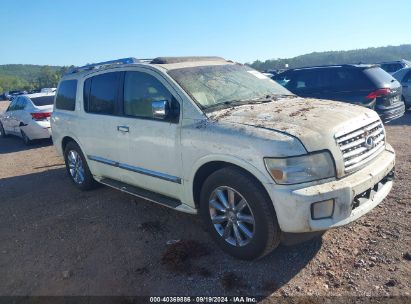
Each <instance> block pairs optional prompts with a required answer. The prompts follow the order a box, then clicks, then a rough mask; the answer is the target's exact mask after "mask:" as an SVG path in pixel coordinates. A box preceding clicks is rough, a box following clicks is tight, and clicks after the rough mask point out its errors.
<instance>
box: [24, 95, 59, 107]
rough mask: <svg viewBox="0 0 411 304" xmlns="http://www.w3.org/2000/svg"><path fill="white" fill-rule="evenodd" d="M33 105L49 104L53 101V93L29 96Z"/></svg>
mask: <svg viewBox="0 0 411 304" xmlns="http://www.w3.org/2000/svg"><path fill="white" fill-rule="evenodd" d="M30 99H31V101H32V102H33V103H34V105H35V106H38V107H41V106H49V105H52V104H53V102H54V95H50V96H41V97H33V98H30Z"/></svg>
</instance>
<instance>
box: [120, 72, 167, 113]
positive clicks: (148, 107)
mask: <svg viewBox="0 0 411 304" xmlns="http://www.w3.org/2000/svg"><path fill="white" fill-rule="evenodd" d="M172 99H173V98H172V95H171V93H170V92H169V91H168V90H167V88H166V87H165V86H164V85H163V84H162V83H161V82H160V81H158V80H157V79H156V78H155V77H154V76H151V75H149V74H146V73H142V72H126V75H125V78H124V114H125V115H127V116H136V117H146V118H152V117H153V113H152V102H153V101H161V100H168V101H169V102H170V103H171V102H172Z"/></svg>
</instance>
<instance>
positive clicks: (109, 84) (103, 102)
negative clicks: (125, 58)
mask: <svg viewBox="0 0 411 304" xmlns="http://www.w3.org/2000/svg"><path fill="white" fill-rule="evenodd" d="M120 75H121V74H120V73H119V72H113V73H105V74H101V75H97V76H93V77H91V79H87V80H86V82H85V85H84V96H85V98H84V109H85V111H86V112H89V113H96V114H106V115H113V114H115V108H116V107H115V104H116V100H117V92H118V84H119V80H120ZM88 90H89V91H88ZM88 92H89V93H88Z"/></svg>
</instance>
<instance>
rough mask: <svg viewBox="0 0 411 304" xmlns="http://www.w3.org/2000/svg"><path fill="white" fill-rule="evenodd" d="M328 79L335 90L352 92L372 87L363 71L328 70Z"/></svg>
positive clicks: (346, 69)
mask: <svg viewBox="0 0 411 304" xmlns="http://www.w3.org/2000/svg"><path fill="white" fill-rule="evenodd" d="M326 78H327V79H328V82H329V84H330V88H331V89H333V90H341V91H352V90H361V89H369V88H371V87H372V83H371V82H370V80H369V79H368V78H367V76H365V74H364V73H363V70H361V69H351V68H338V69H328V71H327V76H326Z"/></svg>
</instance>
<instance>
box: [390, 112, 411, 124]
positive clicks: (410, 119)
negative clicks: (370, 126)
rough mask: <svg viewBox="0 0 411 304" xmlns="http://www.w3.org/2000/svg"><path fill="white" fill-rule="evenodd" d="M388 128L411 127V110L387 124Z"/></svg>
mask: <svg viewBox="0 0 411 304" xmlns="http://www.w3.org/2000/svg"><path fill="white" fill-rule="evenodd" d="M387 125H388V126H411V109H410V110H407V111H405V114H404V115H403V116H402V117H400V118H397V119H395V120H393V121H390V122H389V123H387Z"/></svg>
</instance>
